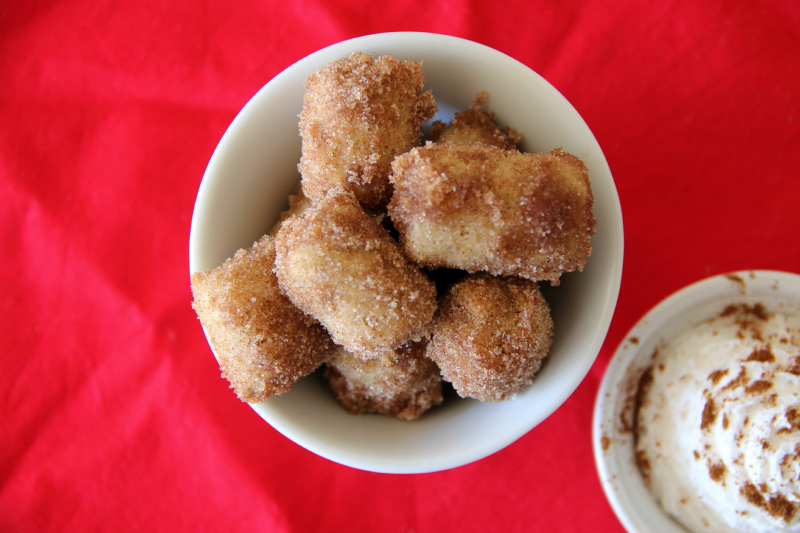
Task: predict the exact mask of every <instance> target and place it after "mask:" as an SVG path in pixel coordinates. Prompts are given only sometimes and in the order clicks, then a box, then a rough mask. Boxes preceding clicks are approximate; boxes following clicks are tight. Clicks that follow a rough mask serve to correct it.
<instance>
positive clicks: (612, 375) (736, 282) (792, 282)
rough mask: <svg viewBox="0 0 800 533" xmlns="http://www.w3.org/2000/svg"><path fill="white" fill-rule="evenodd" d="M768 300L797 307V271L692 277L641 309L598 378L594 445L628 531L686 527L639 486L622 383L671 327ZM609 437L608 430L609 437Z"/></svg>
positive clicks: (634, 377) (672, 531)
mask: <svg viewBox="0 0 800 533" xmlns="http://www.w3.org/2000/svg"><path fill="white" fill-rule="evenodd" d="M739 302H747V303H751V304H752V303H756V302H768V303H769V304H770V305H771V306H773V307H774V308H777V307H779V308H786V309H788V310H789V311H793V312H798V311H800V275H798V274H795V273H792V272H784V271H779V270H738V271H732V272H727V273H723V274H717V275H714V276H710V277H707V278H704V279H701V280H699V281H696V282H693V283H691V284H689V285H687V286H685V287H683V288H681V289H678V290H677V291H675V292H673V293H672V294H670V295H669V296H667V297H665V298H664V299H662V300H661V301H660V302H658V303H657V304H656V305H655V306H653V307H652V308H651V309H650V310H649V311H647V313H645V314H644V315H643V316H642V317H641V318H640V319H639V320H638V321H637V322H636V324H635V325H634V326H633V327H632V328H631V329H630V331H628V333H627V334H626V335H625V336H624V337H623V339H622V341H620V343H619V345H618V346H617V349H616V351H615V352H614V354H613V355H612V357H611V359H610V361H609V364H608V366H607V368H606V370H605V372H604V374H603V378H602V380H601V381H600V386H599V388H598V391H597V395H596V397H595V404H594V409H593V413H592V451H593V454H594V459H595V467H596V471H597V474H598V477H599V479H600V484H601V486H602V487H603V492H604V493H605V496H606V499H607V500H608V502H609V504H610V505H611V508H612V510H613V511H614V514H615V515H616V516H617V519H618V520H619V521H620V523H621V524H622V525H623V526H624V527H625V529H626V530H627V531H628V532H629V533H687V530H686V529H685V528H684V527H683V526H681V525H680V524H679V523H678V522H677V521H676V520H674V519H673V518H671V517H670V516H669V515H667V514H666V513H665V512H664V511H663V510H662V509H661V507H660V506H659V505H658V504H657V503H656V501H655V499H654V498H653V497H652V496H651V494H650V491H649V490H648V489H647V488H646V486H645V485H644V482H643V481H642V478H641V475H640V474H639V471H638V467H636V466H635V464H634V461H633V450H632V441H633V437H632V435H631V434H630V432H628V433H627V434H626V432H624V431H621V430H620V428H619V423H620V422H619V420H620V417H621V416H622V412H623V411H624V410H626V407H625V406H624V405H621V404H623V403H624V399H622V398H623V397H624V396H626V395H628V394H630V392H631V390H630V387H629V386H628V385H629V384H631V383H634V382H638V376H639V375H640V374H641V371H642V369H643V368H644V367H646V366H647V365H646V364H645V363H643V362H642V361H643V360H644V359H650V356H651V354H652V351H653V349H654V347H656V346H659V345H662V344H663V343H664V342H665V341H666V340H667V339H669V338H673V337H674V335H675V334H676V333H679V332H681V331H685V330H686V329H687V328H690V327H692V326H694V325H696V324H698V323H701V322H703V321H705V320H708V319H710V318H713V317H714V316H718V314H719V312H720V311H721V310H722V309H724V307H725V306H726V305H729V304H731V303H739ZM609 435H611V436H610V437H609Z"/></svg>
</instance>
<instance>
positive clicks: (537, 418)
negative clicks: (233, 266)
mask: <svg viewBox="0 0 800 533" xmlns="http://www.w3.org/2000/svg"><path fill="white" fill-rule="evenodd" d="M385 39H401V40H403V39H406V40H413V41H414V43H415V45H417V46H421V45H426V46H430V47H441V48H443V49H445V50H447V51H448V52H446V53H455V52H450V50H458V51H459V53H461V54H469V55H473V56H476V57H478V58H480V59H479V61H494V62H505V63H506V64H508V65H510V66H511V67H512V68H515V69H517V70H518V71H519V72H520V75H522V76H526V77H527V78H526V79H528V80H530V83H536V84H539V86H540V87H541V89H542V90H544V91H547V94H548V98H553V99H554V102H556V103H557V104H558V105H560V106H562V107H563V109H564V112H565V113H569V117H570V118H569V120H573V121H576V122H575V124H580V127H581V128H582V130H583V129H585V132H586V135H587V138H589V139H590V140H591V141H590V142H591V143H592V145H591V147H592V149H595V150H596V151H597V157H598V160H599V163H597V164H598V165H599V166H601V168H599V169H598V170H599V172H600V173H603V174H606V175H607V176H608V179H607V182H610V183H609V184H608V186H607V189H608V190H605V191H604V194H605V195H606V197H607V199H608V200H607V202H606V204H607V205H606V206H604V208H606V207H607V212H605V213H604V216H605V217H606V220H604V223H605V224H606V225H605V226H604V227H603V228H602V231H603V232H604V233H605V234H606V236H607V238H608V239H611V240H613V243H614V246H613V248H611V247H610V249H609V250H607V252H604V253H607V255H608V259H607V261H606V263H607V265H605V268H607V272H606V274H605V275H606V276H607V280H608V281H607V283H606V284H605V285H604V286H603V290H604V291H603V293H602V294H600V295H599V296H598V298H601V299H602V304H599V305H601V307H602V312H601V313H599V316H598V319H597V324H593V327H592V328H590V329H591V331H588V332H587V337H590V338H591V342H587V345H588V348H587V349H586V353H584V354H583V357H582V359H581V360H580V362H579V364H576V365H575V367H574V368H571V369H570V380H569V383H567V384H565V385H566V386H564V387H563V388H562V389H561V390H559V391H557V392H556V393H555V394H554V395H553V397H552V398H551V399H550V400H548V401H549V402H551V404H552V405H553V408H552V409H548V410H546V412H545V411H542V412H538V413H536V414H535V415H529V416H527V417H526V419H525V420H524V421H521V422H519V421H518V423H517V425H516V426H515V427H513V428H509V429H508V430H506V431H505V432H504V435H503V436H502V438H497V439H495V440H494V441H493V442H492V443H491V444H490V445H487V444H486V443H481V444H476V445H473V446H472V447H467V448H465V449H462V450H459V451H458V452H455V451H454V452H452V453H451V454H449V456H448V457H437V458H433V459H430V458H419V457H404V458H398V459H394V458H391V459H388V458H385V457H364V456H363V455H358V454H353V453H350V451H348V450H343V449H340V448H337V447H335V446H330V445H329V443H326V442H322V441H320V440H319V439H316V438H315V437H314V436H313V435H310V434H308V433H303V432H302V431H298V428H297V426H295V425H294V424H293V423H292V421H291V420H288V419H287V418H286V417H285V416H283V415H282V414H281V413H278V412H277V409H279V408H275V405H278V404H281V403H282V402H283V400H285V397H286V396H287V395H288V394H291V392H292V391H290V393H287V395H284V396H283V397H273V398H270V399H268V400H267V401H266V402H262V403H261V404H257V405H252V406H251V407H253V409H254V410H255V411H256V412H257V413H258V414H259V415H260V416H261V417H262V418H263V419H264V420H265V421H267V422H268V423H269V424H270V425H271V426H272V427H273V428H275V429H276V430H277V431H278V432H280V433H282V434H283V435H284V436H286V437H287V438H289V439H290V440H292V441H294V442H295V443H297V444H299V445H301V446H302V447H304V448H306V449H308V450H310V451H312V452H313V453H316V454H317V455H320V456H322V457H325V458H327V459H329V460H332V461H334V462H337V463H340V464H344V465H347V466H351V467H353V468H358V469H362V470H368V471H373V472H385V473H423V472H432V471H440V470H446V469H450V468H455V467H458V466H462V465H465V464H468V463H471V462H473V461H476V460H479V459H481V458H484V457H487V456H489V455H491V454H493V453H495V452H497V451H499V450H500V449H502V448H505V447H506V446H508V445H509V444H511V443H512V442H514V441H516V440H517V439H518V438H520V437H521V436H523V435H524V434H526V433H527V432H528V431H530V430H531V429H532V428H533V427H535V426H536V425H538V424H539V423H541V422H542V421H543V420H544V419H545V418H546V417H548V416H549V415H550V414H552V413H553V412H554V411H555V410H556V409H558V408H559V407H560V406H561V405H562V404H563V403H564V402H565V401H566V399H567V398H569V396H570V395H571V394H572V393H573V392H574V391H575V389H577V387H578V386H579V385H580V383H581V382H582V380H583V379H584V378H585V376H586V375H587V374H588V372H589V370H590V368H591V366H592V365H593V363H594V361H595V359H596V357H597V355H598V354H599V352H600V349H601V347H602V344H603V342H604V340H605V337H606V335H607V333H608V328H609V326H610V323H611V319H612V317H613V313H614V309H615V307H616V303H617V299H618V295H619V289H620V284H621V277H622V261H623V256H624V233H623V226H622V210H621V206H620V202H619V195H618V192H617V190H616V187H615V186H614V182H613V176H612V175H611V171H610V169H609V167H608V162H607V161H606V159H605V156H604V154H603V153H602V149H601V148H600V146H599V144H598V143H597V140H596V138H595V137H594V135H593V133H592V132H591V130H590V128H589V127H588V125H587V124H586V122H585V121H584V120H583V118H582V117H581V116H580V115H579V114H578V112H577V111H576V110H575V108H574V107H573V106H572V104H570V103H569V102H568V101H567V99H566V98H565V97H564V96H563V95H561V93H559V92H558V91H557V90H556V89H555V87H553V86H552V85H551V84H550V83H549V82H547V80H545V79H544V78H543V77H541V76H540V75H539V74H537V73H536V72H534V71H533V70H532V69H530V68H529V67H527V66H526V65H524V64H523V63H521V62H519V61H517V60H516V59H513V58H512V57H510V56H508V55H507V54H504V53H502V52H499V51H498V50H495V49H493V48H491V47H488V46H486V45H483V44H479V43H476V42H473V41H469V40H467V39H462V38H459V37H453V36H448V35H441V34H435V33H425V32H388V33H378V34H372V35H364V36H361V37H356V38H353V39H348V40H346V41H342V42H338V43H335V44H332V45H330V46H328V47H325V48H323V49H321V50H318V51H316V52H314V53H312V54H310V55H308V56H306V57H304V58H302V59H300V60H299V61H297V62H296V63H294V64H293V65H291V66H289V67H288V68H286V69H285V70H284V71H282V72H281V73H279V74H278V75H276V76H275V77H273V78H272V79H271V80H270V81H268V82H267V83H266V84H265V85H264V86H263V87H262V88H261V89H260V90H259V91H258V92H257V93H256V94H255V95H254V96H253V97H252V98H251V99H250V100H249V101H248V102H247V104H245V106H244V107H243V108H242V109H241V110H240V111H239V113H238V114H237V115H236V117H235V118H234V119H233V121H232V122H231V124H230V125H229V127H228V129H227V130H226V131H225V133H224V134H223V136H222V138H221V140H220V141H219V144H218V145H217V147H216V149H215V150H214V153H213V154H212V156H211V159H210V161H209V164H208V166H207V168H206V171H205V173H204V175H203V181H202V182H201V184H200V188H199V190H198V196H197V200H196V203H195V211H194V213H193V216H192V231H191V234H190V246H189V248H190V250H189V252H190V253H189V256H190V272H195V271H197V270H199V268H197V265H198V261H197V254H198V251H197V250H198V247H199V246H200V242H199V238H200V235H199V232H196V227H197V225H199V221H200V218H201V213H202V212H203V209H205V204H206V202H208V201H209V197H210V195H211V194H212V192H213V188H212V187H211V186H210V182H211V181H212V180H214V176H215V173H216V172H217V167H218V166H219V165H220V160H221V159H222V158H223V155H224V153H225V152H226V151H227V150H228V149H229V148H230V146H229V145H230V144H231V142H233V141H232V140H233V139H234V138H235V137H236V135H235V133H236V132H237V131H238V130H241V129H242V128H244V127H245V126H246V122H247V120H248V117H249V115H251V114H252V113H253V112H254V111H255V110H256V108H257V107H258V106H260V105H262V100H263V98H264V97H265V96H264V95H265V94H266V93H267V92H269V91H272V90H273V89H274V88H275V87H276V86H278V85H280V84H281V83H283V82H284V81H285V80H286V79H287V78H290V77H292V76H295V75H296V72H297V71H308V70H309V68H310V67H312V66H313V67H314V68H313V69H312V72H313V70H316V69H317V68H319V67H320V66H322V65H324V64H327V63H328V62H329V61H330V60H332V59H336V58H339V57H342V56H344V55H346V54H348V53H350V52H354V51H357V50H362V51H366V52H370V49H371V48H374V47H375V46H376V45H379V44H380V43H381V42H382V41H383V40H385ZM379 47H380V46H379ZM398 55H399V54H398ZM593 188H594V187H593ZM595 209H596V210H597V203H596V205H595ZM596 217H597V213H596ZM598 218H599V217H598ZM598 222H599V220H598ZM595 238H597V235H595ZM595 238H593V241H594V239H595ZM593 245H594V242H593ZM590 261H591V257H590ZM493 405H497V404H493ZM384 418H385V417H384ZM400 423H405V422H400ZM414 424H419V421H416V422H414Z"/></svg>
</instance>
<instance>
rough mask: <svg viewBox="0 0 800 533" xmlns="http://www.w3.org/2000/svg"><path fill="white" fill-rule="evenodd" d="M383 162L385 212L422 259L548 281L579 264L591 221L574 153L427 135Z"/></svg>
mask: <svg viewBox="0 0 800 533" xmlns="http://www.w3.org/2000/svg"><path fill="white" fill-rule="evenodd" d="M392 168H393V170H394V174H393V175H392V178H391V179H392V182H393V184H394V195H393V197H392V201H391V202H390V203H389V205H388V212H389V216H390V217H391V219H392V222H393V223H394V226H395V228H396V229H397V231H398V232H399V234H400V240H401V242H402V243H403V245H404V247H405V250H406V253H407V255H408V256H409V257H410V258H411V259H412V260H413V261H415V262H417V263H418V264H420V265H421V266H426V267H449V268H459V269H463V270H466V271H468V272H478V271H486V272H489V273H491V274H495V275H515V276H521V277H524V278H527V279H531V280H549V281H550V282H551V284H553V285H558V283H559V277H560V276H561V274H562V273H563V272H570V271H573V270H583V267H584V265H585V264H586V258H587V257H588V256H589V254H590V253H591V250H592V248H591V243H590V237H591V236H592V235H593V234H594V231H595V224H596V222H595V219H594V216H593V213H592V204H593V202H594V198H593V196H592V190H591V187H590V184H589V176H588V173H587V168H586V165H584V164H583V162H582V161H581V160H580V159H578V158H577V157H575V156H573V155H570V154H568V153H566V152H563V151H561V150H560V149H558V150H554V151H552V152H550V153H547V154H526V153H521V152H518V151H514V150H502V149H500V148H497V147H495V146H486V145H482V144H470V145H461V144H456V143H453V142H445V143H441V144H433V143H430V142H429V143H427V144H426V145H425V146H424V147H421V148H414V149H412V150H411V151H409V152H408V153H407V154H404V155H401V156H399V157H397V158H396V159H395V161H394V162H393V163H392Z"/></svg>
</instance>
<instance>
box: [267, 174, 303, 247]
mask: <svg viewBox="0 0 800 533" xmlns="http://www.w3.org/2000/svg"><path fill="white" fill-rule="evenodd" d="M309 207H311V200H309V199H308V197H307V196H306V195H305V193H304V192H303V184H302V183H298V184H297V187H296V188H295V190H294V192H293V193H292V194H290V195H289V208H288V209H286V210H285V211H283V212H282V213H281V214H280V216H279V217H278V222H276V223H275V225H274V226H273V227H272V229H271V230H269V236H270V237H272V238H275V237H276V236H277V235H278V231H280V229H281V226H282V225H283V223H284V222H286V220H288V219H289V218H290V217H292V216H294V215H299V214H300V213H302V212H303V211H305V210H306V209H308V208H309Z"/></svg>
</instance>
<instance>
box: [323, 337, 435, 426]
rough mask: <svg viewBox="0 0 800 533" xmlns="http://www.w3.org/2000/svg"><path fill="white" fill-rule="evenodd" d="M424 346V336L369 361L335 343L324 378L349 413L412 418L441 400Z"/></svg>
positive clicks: (433, 367) (431, 363)
mask: <svg viewBox="0 0 800 533" xmlns="http://www.w3.org/2000/svg"><path fill="white" fill-rule="evenodd" d="M427 345H428V340H427V338H426V339H423V340H422V341H419V342H407V343H406V344H404V345H403V346H401V347H400V348H399V349H397V350H395V351H394V352H392V353H389V354H386V355H382V356H380V357H377V358H375V359H370V360H368V361H364V360H363V359H360V358H358V357H356V356H355V355H353V354H351V353H350V352H348V351H347V350H345V349H344V348H342V347H341V346H337V347H336V349H335V350H334V352H333V354H332V355H331V357H330V358H329V360H328V362H327V364H326V366H325V377H326V378H327V379H328V382H329V383H330V385H331V388H332V389H333V392H334V394H335V395H336V399H337V400H338V401H339V403H340V404H341V405H342V406H343V407H344V408H345V409H347V410H348V411H349V412H350V413H351V414H364V413H381V414H385V415H390V416H394V417H396V418H399V419H401V420H415V419H417V418H419V416H420V415H421V414H422V413H424V412H425V411H427V410H428V409H430V408H431V407H433V406H435V405H439V404H440V403H442V382H441V376H440V375H439V368H438V367H437V366H436V363H434V362H433V361H431V360H430V359H428V358H427V357H426V356H425V348H426V347H427Z"/></svg>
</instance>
